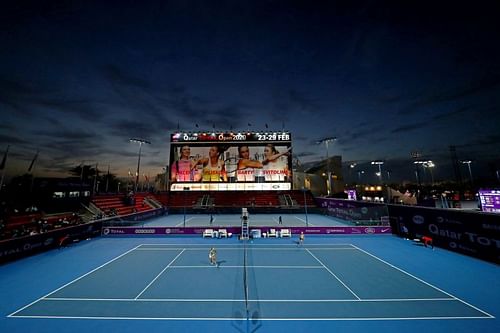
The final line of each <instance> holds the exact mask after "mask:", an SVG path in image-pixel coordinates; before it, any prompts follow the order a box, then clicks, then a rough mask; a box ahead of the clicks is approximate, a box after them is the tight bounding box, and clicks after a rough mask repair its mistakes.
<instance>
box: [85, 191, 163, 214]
mask: <svg viewBox="0 0 500 333" xmlns="http://www.w3.org/2000/svg"><path fill="white" fill-rule="evenodd" d="M148 196H150V194H149V193H136V194H135V195H134V200H133V203H132V204H130V202H127V200H126V197H125V196H124V195H121V194H120V195H106V196H95V197H93V198H92V202H93V203H94V204H95V205H96V206H97V207H98V208H99V209H100V210H101V211H102V212H103V213H104V214H105V215H108V216H110V215H114V214H116V215H118V216H122V215H127V214H132V213H138V212H143V211H147V210H151V209H153V207H151V206H150V205H149V204H148V203H147V202H146V198H147V197H148Z"/></svg>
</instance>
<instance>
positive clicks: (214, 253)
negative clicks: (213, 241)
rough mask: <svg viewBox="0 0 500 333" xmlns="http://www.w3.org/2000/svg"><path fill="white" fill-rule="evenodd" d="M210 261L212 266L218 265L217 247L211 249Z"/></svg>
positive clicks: (209, 253) (209, 252)
mask: <svg viewBox="0 0 500 333" xmlns="http://www.w3.org/2000/svg"><path fill="white" fill-rule="evenodd" d="M208 260H209V261H210V265H216V264H217V250H216V249H215V247H212V248H210V251H208Z"/></svg>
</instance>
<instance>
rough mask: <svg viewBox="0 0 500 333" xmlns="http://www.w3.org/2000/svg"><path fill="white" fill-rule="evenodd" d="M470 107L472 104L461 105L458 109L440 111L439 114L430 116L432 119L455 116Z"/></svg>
mask: <svg viewBox="0 0 500 333" xmlns="http://www.w3.org/2000/svg"><path fill="white" fill-rule="evenodd" d="M471 108H472V106H463V107H461V108H458V109H456V110H453V111H449V112H445V113H441V114H438V115H435V116H434V117H432V119H433V120H440V119H446V118H450V117H452V116H456V115H459V114H462V113H464V112H466V111H468V110H470V109H471Z"/></svg>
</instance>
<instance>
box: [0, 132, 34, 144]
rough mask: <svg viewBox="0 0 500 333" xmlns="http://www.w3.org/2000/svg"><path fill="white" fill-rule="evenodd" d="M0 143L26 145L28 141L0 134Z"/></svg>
mask: <svg viewBox="0 0 500 333" xmlns="http://www.w3.org/2000/svg"><path fill="white" fill-rule="evenodd" d="M0 142H4V143H7V144H26V143H28V141H26V140H24V139H21V138H19V137H17V136H14V135H7V134H0Z"/></svg>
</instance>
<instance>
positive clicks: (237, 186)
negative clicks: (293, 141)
mask: <svg viewBox="0 0 500 333" xmlns="http://www.w3.org/2000/svg"><path fill="white" fill-rule="evenodd" d="M291 189H292V186H291V184H290V183H176V184H172V186H171V187H170V190H171V191H288V190H291Z"/></svg>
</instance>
